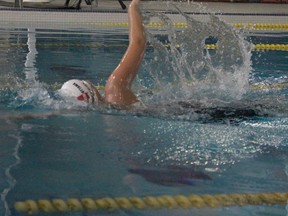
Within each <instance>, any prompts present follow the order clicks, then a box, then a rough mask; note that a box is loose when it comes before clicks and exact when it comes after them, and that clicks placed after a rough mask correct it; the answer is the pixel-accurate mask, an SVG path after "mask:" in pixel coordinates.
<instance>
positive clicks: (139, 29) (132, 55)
mask: <svg viewBox="0 0 288 216" xmlns="http://www.w3.org/2000/svg"><path fill="white" fill-rule="evenodd" d="M139 2H140V0H132V2H131V3H130V5H129V8H128V20H129V45H128V48H127V50H126V52H125V54H124V55H123V57H122V60H121V61H120V63H119V65H118V66H117V67H116V69H115V70H114V71H113V72H112V74H111V75H110V76H109V78H108V80H107V82H106V85H105V93H104V95H103V96H102V95H101V94H100V93H99V92H98V90H97V89H96V88H95V87H94V85H93V84H92V83H91V82H89V81H84V80H75V79H74V80H69V81H67V82H66V83H64V84H63V86H62V88H61V90H60V93H61V94H63V95H65V96H70V97H71V96H72V97H74V98H76V99H77V100H79V101H85V102H88V103H96V104H97V103H99V102H100V103H104V104H110V105H113V106H117V107H129V106H130V105H132V104H134V103H136V102H138V99H137V97H136V96H135V94H134V93H133V92H132V90H131V86H132V82H133V80H134V79H135V77H136V75H137V73H138V70H139V68H140V65H141V62H142V59H143V56H144V53H145V49H146V36H145V31H144V26H143V23H142V17H141V14H140V10H139Z"/></svg>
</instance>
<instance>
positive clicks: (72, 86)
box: [60, 79, 98, 103]
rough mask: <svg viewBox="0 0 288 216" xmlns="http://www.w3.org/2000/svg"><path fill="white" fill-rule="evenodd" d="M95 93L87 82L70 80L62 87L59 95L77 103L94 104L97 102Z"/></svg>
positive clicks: (93, 88) (91, 85)
mask: <svg viewBox="0 0 288 216" xmlns="http://www.w3.org/2000/svg"><path fill="white" fill-rule="evenodd" d="M95 91H96V90H95V87H94V86H93V84H92V83H90V82H89V81H85V80H78V79H72V80H68V81H67V82H65V83H64V84H63V85H62V87H61V89H60V94H61V95H62V96H64V97H72V98H75V99H77V100H78V101H85V102H88V103H94V102H97V101H98V98H97V95H96V92H95Z"/></svg>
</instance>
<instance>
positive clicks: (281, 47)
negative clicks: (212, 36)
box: [0, 42, 288, 51]
mask: <svg viewBox="0 0 288 216" xmlns="http://www.w3.org/2000/svg"><path fill="white" fill-rule="evenodd" d="M10 46H27V43H10V42H2V43H1V42H0V47H10ZM36 46H44V47H45V46H48V47H49V46H50V47H52V46H53V47H54V46H57V47H96V48H106V47H107V48H110V47H111V48H113V47H127V44H102V43H36ZM164 47H166V48H169V47H170V45H169V44H164ZM176 47H180V45H176ZM204 48H205V49H210V50H213V49H217V48H218V46H217V44H205V47H204ZM252 51H288V44H252Z"/></svg>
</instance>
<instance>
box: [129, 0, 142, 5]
mask: <svg viewBox="0 0 288 216" xmlns="http://www.w3.org/2000/svg"><path fill="white" fill-rule="evenodd" d="M139 2H140V0H132V2H131V4H130V5H132V4H133V5H139Z"/></svg>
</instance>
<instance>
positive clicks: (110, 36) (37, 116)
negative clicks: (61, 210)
mask: <svg viewBox="0 0 288 216" xmlns="http://www.w3.org/2000/svg"><path fill="white" fill-rule="evenodd" d="M190 21H191V20H190ZM191 22H194V23H193V24H195V25H196V24H197V23H196V22H195V21H193V20H192V21H191ZM215 22H218V24H219V25H222V24H223V23H221V22H220V21H217V20H216V21H215ZM223 25H224V24H223ZM169 31H171V30H168V31H167V32H168V33H167V32H165V33H164V34H158V33H157V34H156V33H155V32H153V31H150V30H148V34H150V37H149V44H150V45H149V46H148V48H147V52H146V55H145V59H144V62H143V65H142V68H141V70H140V73H139V77H138V79H137V82H136V84H135V86H134V89H135V91H136V92H138V94H139V97H140V98H141V100H142V101H143V103H144V105H143V106H141V107H136V108H135V109H133V110H131V111H119V110H114V109H111V108H107V107H96V108H95V107H86V106H79V105H77V106H76V105H75V104H72V103H66V102H63V101H62V100H61V98H59V97H58V95H57V89H58V88H59V84H61V83H63V82H65V81H66V80H68V79H71V78H77V79H88V80H91V81H92V82H94V83H95V84H97V85H104V84H105V80H106V79H107V77H108V76H109V74H110V72H111V71H112V70H113V69H114V68H115V67H116V66H117V64H118V62H119V60H120V58H121V57H122V54H123V52H124V51H125V48H126V46H127V44H128V37H127V29H122V30H119V29H118V30H117V31H116V30H113V29H109V30H95V31H88V30H81V31H80V30H75V29H65V30H52V29H33V28H31V29H15V28H8V29H7V28H5V29H1V36H0V45H1V46H0V49H1V51H0V55H1V58H0V64H1V86H0V88H1V91H0V95H1V97H0V100H1V104H0V106H1V109H0V112H1V118H0V121H1V122H0V127H1V130H0V136H1V146H0V153H1V159H0V171H1V172H0V175H1V179H0V187H1V191H2V196H1V200H2V202H1V206H0V212H1V215H19V213H17V212H16V211H15V210H14V208H13V205H14V203H15V202H16V201H22V200H28V199H35V200H37V199H53V198H63V199H66V198H71V197H76V198H83V197H94V198H101V197H106V196H110V197H119V196H123V197H129V196H139V197H144V196H158V195H164V194H168V195H178V194H181V195H188V194H191V193H195V194H212V195H213V194H222V193H240V194H241V193H255V192H287V188H288V181H287V180H288V156H287V155H288V137H287V129H288V114H287V113H288V112H287V111H288V110H287V93H288V89H287V76H288V75H287V71H288V63H287V62H288V61H287V58H288V52H287V51H286V52H285V51H265V52H259V51H258V52H257V51H252V52H249V48H248V47H247V46H248V45H247V44H251V43H254V44H257V43H269V44H276V43H279V44H287V43H288V41H287V36H288V35H287V33H277V34H275V33H274V34H272V33H271V34H269V33H265V34H264V33H263V34H258V35H256V36H255V35H254V36H253V35H246V37H245V39H244V37H243V36H242V35H240V36H239V35H238V33H237V34H236V33H234V31H232V30H231V28H228V27H227V26H224V27H223V29H222V33H223V34H226V35H225V36H227V38H230V39H231V38H232V39H233V38H234V39H235V40H237V43H236V42H233V41H229V40H225V41H224V42H223V41H222V42H221V43H222V45H223V46H222V47H223V48H221V47H219V49H218V50H216V51H215V50H214V51H213V50H212V51H211V50H210V51H207V50H206V51H203V47H202V48H201V50H200V49H198V48H199V45H195V44H194V43H192V44H191V43H190V40H186V39H187V36H188V35H189V38H191V37H192V38H193V33H194V32H193V30H191V29H189V27H188V30H186V31H182V30H181V31H180V30H178V29H175V30H172V31H173V33H175V32H176V33H175V34H172V33H171V32H169ZM167 34H168V35H169V37H167ZM200 34H201V33H200ZM207 34H209V35H210V34H211V32H208V33H207V32H206V33H205V34H204V33H203V35H200V36H201V38H202V40H203V38H205V37H206V36H207ZM217 34H219V33H217ZM239 34H240V33H239ZM216 37H218V38H221V35H216ZM201 38H198V37H197V38H194V39H195V40H196V41H197V40H200V39H201ZM210 39H211V38H210ZM191 40H192V39H191ZM211 40H212V41H213V38H212V39H211ZM27 41H28V42H27ZM163 44H164V45H166V44H170V47H168V48H167V46H164V45H163ZM179 44H180V47H179V46H178V45H179ZM231 44H232V45H233V46H232V45H231ZM163 47H165V48H164V49H163ZM233 47H234V48H235V47H236V48H237V49H238V50H235V49H234V50H233ZM239 50H240V51H241V52H240V51H239ZM227 51H228V53H227ZM193 52H194V53H197V54H199V53H200V54H201V56H202V58H200V57H199V56H195V55H193ZM207 52H209V54H207ZM191 53H192V54H191ZM222 55H223V56H225V59H224V58H222V57H221V56H222ZM228 55H229V56H230V57H231V58H230V57H229V56H228ZM213 58H214V59H213ZM191 59H193V61H189V60H191ZM211 59H212V60H211ZM213 61H214V62H213ZM229 61H230V62H229ZM201 62H204V63H206V65H204V66H203V65H202V64H200V63H201ZM219 62H220V64H217V63H219ZM194 63H195V64H194ZM190 69H191V70H190ZM199 71H200V72H201V73H200V72H199ZM182 72H183V73H182ZM203 74H204V75H205V76H203ZM231 77H232V78H231ZM279 83H280V84H282V85H280V87H279V86H278V87H276V88H272V87H271V86H273V85H275V84H279ZM256 84H258V86H261V87H263V88H262V89H259V88H255V87H254V88H253V86H256ZM183 101H184V102H192V103H193V104H195V103H196V104H201V106H204V108H205V109H204V111H203V110H202V111H199V110H198V109H195V107H194V106H193V107H191V106H189V105H187V104H186V106H183ZM179 102H180V103H179ZM217 107H218V108H219V107H221V108H222V109H223V110H226V111H227V112H226V113H225V115H224V116H223V115H220V117H219V115H217V110H218V111H219V109H217ZM231 107H232V109H230V108H231ZM237 108H241V110H249V109H252V110H256V111H257V112H256V113H253V114H252V115H247V114H243V115H242V114H240V115H238V114H237ZM215 112H216V114H215ZM211 113H212V114H211ZM213 113H214V114H215V115H214V114H213ZM231 113H232V114H231ZM233 113H234V114H235V113H236V116H235V115H233ZM218 114H219V113H218ZM222 114H223V113H222ZM155 212H156V213H157V214H158V213H159V214H163V215H191V214H194V215H212V214H213V215H286V214H287V207H286V206H285V205H275V206H267V205H258V206H250V205H247V206H241V207H240V206H234V207H219V208H204V209H195V208H194V209H188V210H186V209H162V210H129V211H122V210H121V211H120V210H119V211H116V212H114V213H110V212H109V213H107V212H105V211H100V212H99V214H100V215H101V214H102V215H106V214H109V215H111V214H112V215H155V214H156V213H155ZM85 214H86V213H85ZM87 214H88V215H90V213H87ZM61 215H83V213H75V214H74V213H73V214H72V213H67V214H61ZM91 215H93V213H91Z"/></svg>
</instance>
